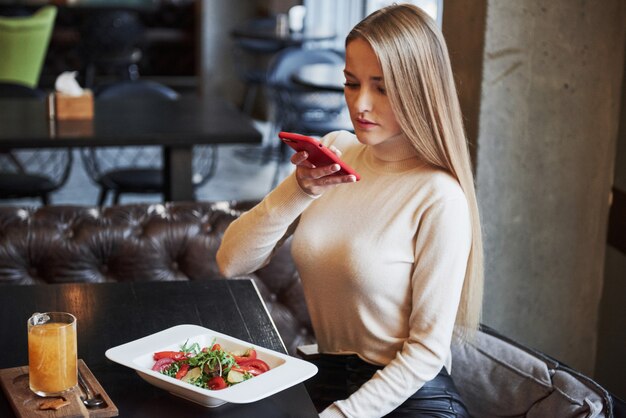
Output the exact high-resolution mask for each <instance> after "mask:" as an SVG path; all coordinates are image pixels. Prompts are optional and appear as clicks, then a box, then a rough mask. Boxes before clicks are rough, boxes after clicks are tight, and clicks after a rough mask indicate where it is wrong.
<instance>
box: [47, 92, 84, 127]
mask: <svg viewBox="0 0 626 418" xmlns="http://www.w3.org/2000/svg"><path fill="white" fill-rule="evenodd" d="M52 96H53V97H52V100H51V102H52V103H49V107H50V108H51V109H50V116H51V118H52V116H54V118H56V119H57V120H76V119H79V120H81V119H82V120H84V119H93V93H92V92H91V90H89V89H86V90H84V91H83V94H81V95H80V96H71V95H69V94H65V93H60V92H55V93H53V94H52Z"/></svg>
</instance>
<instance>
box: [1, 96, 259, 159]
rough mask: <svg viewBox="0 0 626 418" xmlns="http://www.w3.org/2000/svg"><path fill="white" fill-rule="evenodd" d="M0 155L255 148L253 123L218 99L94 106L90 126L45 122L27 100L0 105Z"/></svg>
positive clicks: (41, 109) (40, 109) (38, 106)
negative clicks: (126, 147)
mask: <svg viewBox="0 0 626 418" xmlns="http://www.w3.org/2000/svg"><path fill="white" fill-rule="evenodd" d="M0 127H1V129H0V150H7V149H15V148H42V147H53V148H54V147H56V148H61V147H68V146H71V147H79V146H118V145H163V146H172V147H176V146H190V145H193V144H236V143H259V142H260V141H261V134H260V133H259V132H258V130H257V129H256V128H255V127H254V125H253V124H252V120H251V119H250V118H249V117H248V116H246V115H244V114H243V113H241V112H240V111H238V110H237V109H235V108H234V106H232V105H230V104H229V103H227V102H226V101H224V100H222V99H219V98H204V99H202V98H200V97H198V96H195V95H192V96H184V97H182V98H180V99H179V100H174V101H164V100H158V101H155V100H148V99H142V98H137V99H133V100H128V99H120V100H114V99H110V100H106V101H98V100H96V102H95V111H94V118H93V120H72V121H50V120H49V119H48V117H47V112H46V105H45V103H43V102H40V101H36V100H32V99H30V100H29V99H11V100H0Z"/></svg>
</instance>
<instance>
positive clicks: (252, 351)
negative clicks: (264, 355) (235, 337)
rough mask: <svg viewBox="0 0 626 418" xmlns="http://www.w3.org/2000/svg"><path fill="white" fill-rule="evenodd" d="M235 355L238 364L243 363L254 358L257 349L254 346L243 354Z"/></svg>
mask: <svg viewBox="0 0 626 418" xmlns="http://www.w3.org/2000/svg"><path fill="white" fill-rule="evenodd" d="M233 357H234V358H235V361H236V362H237V363H238V364H243V363H245V362H246V361H250V360H254V359H255V358H256V350H255V349H254V348H250V349H249V350H248V351H246V352H245V354H244V355H243V356H235V355H233Z"/></svg>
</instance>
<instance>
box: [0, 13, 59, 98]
mask: <svg viewBox="0 0 626 418" xmlns="http://www.w3.org/2000/svg"><path fill="white" fill-rule="evenodd" d="M56 14H57V8H56V7H55V6H45V7H42V8H41V9H39V10H37V11H36V12H35V13H34V14H32V15H31V16H11V17H3V16H0V81H4V82H10V83H17V84H23V85H25V86H28V87H37V86H38V84H39V76H40V74H41V68H42V66H43V62H44V58H45V56H46V52H47V50H48V44H49V42H50V35H51V33H52V28H53V27H54V20H55V17H56Z"/></svg>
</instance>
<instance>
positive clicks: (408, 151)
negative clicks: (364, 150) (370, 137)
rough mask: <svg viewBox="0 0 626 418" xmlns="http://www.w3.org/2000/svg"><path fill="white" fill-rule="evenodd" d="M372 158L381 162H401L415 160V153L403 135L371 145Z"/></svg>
mask: <svg viewBox="0 0 626 418" xmlns="http://www.w3.org/2000/svg"><path fill="white" fill-rule="evenodd" d="M370 149H371V151H372V154H373V155H374V157H376V158H378V159H380V160H383V161H389V162H392V161H401V160H406V159H409V158H417V156H418V155H417V151H416V150H415V148H414V147H413V145H412V144H411V141H409V139H408V138H407V136H406V135H405V134H404V133H399V134H397V135H395V136H392V137H390V138H387V139H386V140H384V141H383V142H381V143H379V144H376V145H371V146H370Z"/></svg>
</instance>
